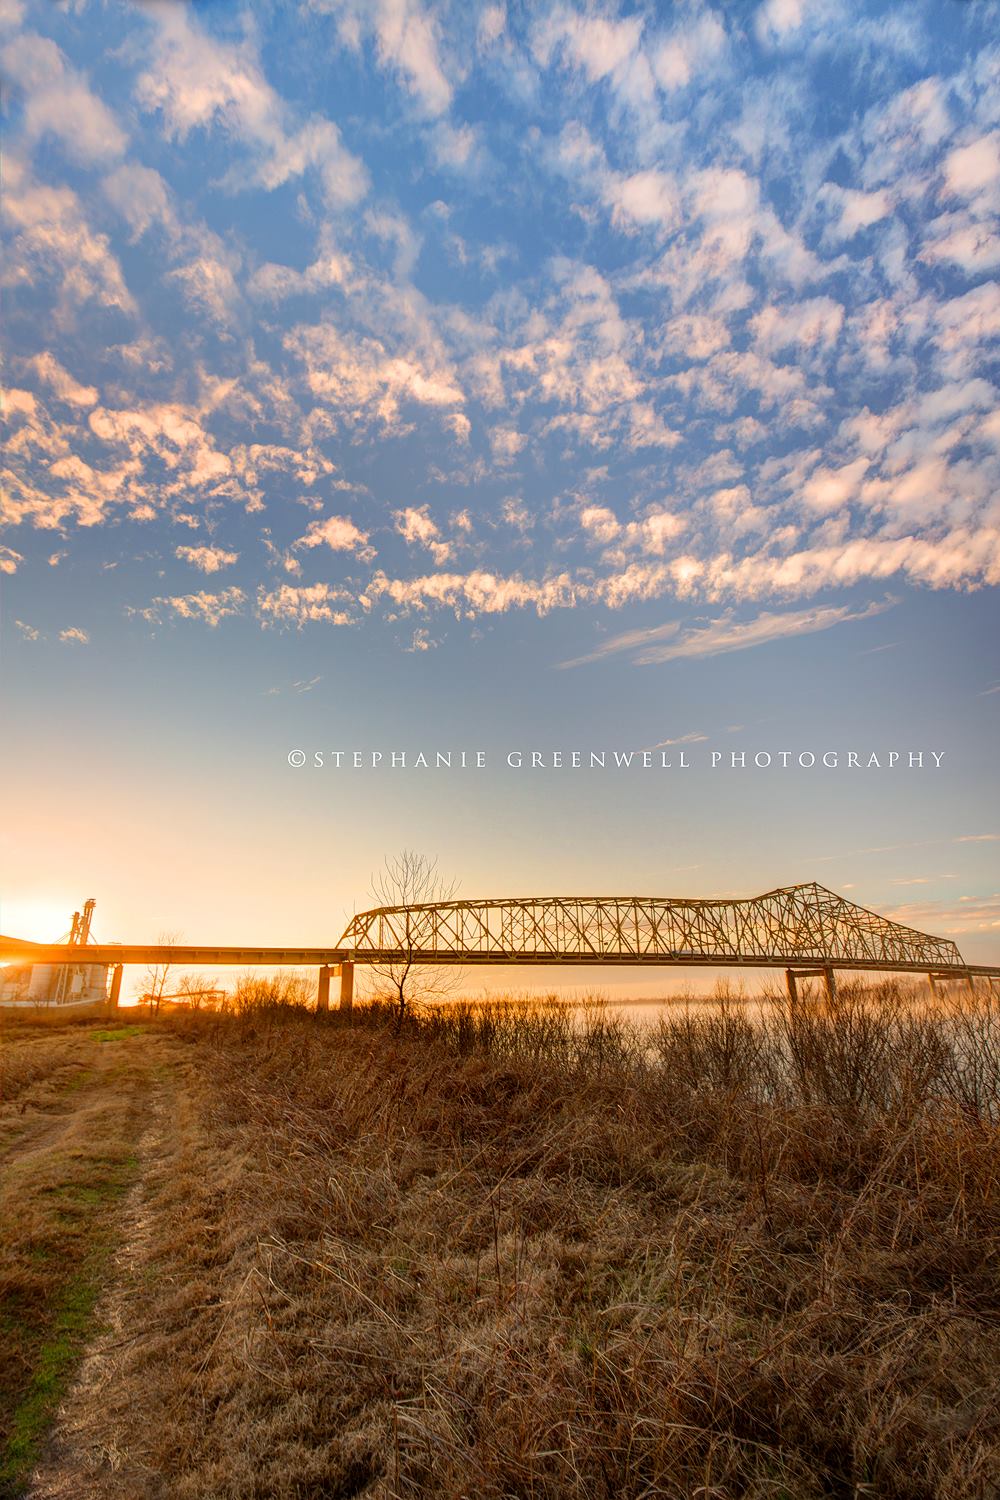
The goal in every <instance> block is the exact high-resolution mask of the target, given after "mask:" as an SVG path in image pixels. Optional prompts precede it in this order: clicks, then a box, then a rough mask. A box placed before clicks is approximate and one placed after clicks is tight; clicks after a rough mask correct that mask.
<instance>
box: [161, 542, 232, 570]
mask: <svg viewBox="0 0 1000 1500" xmlns="http://www.w3.org/2000/svg"><path fill="white" fill-rule="evenodd" d="M175 556H177V557H179V558H180V559H181V561H182V562H189V563H190V564H191V565H192V567H195V568H197V569H198V570H199V571H200V572H202V573H218V571H219V569H220V568H229V567H231V566H232V565H233V563H234V562H236V561H237V559H238V558H239V553H238V552H226V551H225V549H224V548H222V547H178V548H176V549H175Z"/></svg>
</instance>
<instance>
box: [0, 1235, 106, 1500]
mask: <svg viewBox="0 0 1000 1500" xmlns="http://www.w3.org/2000/svg"><path fill="white" fill-rule="evenodd" d="M106 1259H107V1251H106V1250H105V1251H104V1252H103V1253H102V1254H100V1255H99V1256H97V1257H95V1258H94V1260H95V1263H93V1264H91V1265H90V1266H88V1267H86V1268H85V1269H84V1270H83V1271H81V1272H80V1273H79V1274H78V1275H77V1276H74V1277H73V1278H72V1279H71V1280H70V1281H68V1282H66V1283H65V1284H64V1286H63V1288H62V1293H61V1296H60V1298H59V1301H58V1303H57V1305H56V1308H55V1314H54V1317H53V1320H52V1326H51V1331H50V1333H49V1336H48V1338H47V1339H46V1340H45V1342H44V1343H43V1344H42V1345H41V1346H40V1347H39V1349H38V1352H37V1355H36V1358H35V1367H34V1371H33V1373H32V1377H31V1381H30V1383H29V1385H28V1389H27V1391H26V1392H25V1395H24V1397H23V1398H22V1400H21V1401H20V1403H19V1404H18V1406H17V1407H16V1408H15V1409H14V1412H13V1416H12V1419H11V1423H10V1433H9V1436H8V1439H7V1443H6V1446H5V1450H4V1453H3V1456H2V1458H0V1500H14V1497H17V1496H20V1495H23V1494H24V1492H25V1487H26V1485H27V1482H28V1479H29V1478H30V1475H31V1471H32V1470H33V1469H34V1467H35V1465H36V1464H37V1462H38V1459H39V1457H40V1455H41V1450H42V1444H43V1442H44V1440H45V1435H46V1433H47V1432H48V1430H49V1426H50V1425H51V1422H52V1418H53V1416H54V1415H55V1412H56V1408H57V1407H58V1405H59V1402H60V1401H61V1400H62V1397H63V1394H64V1392H65V1391H66V1388H67V1386H68V1385H69V1381H70V1377H71V1375H72V1373H73V1371H74V1369H75V1368H76V1365H77V1362H78V1360H79V1358H80V1356H81V1354H82V1353H83V1350H84V1348H85V1347H86V1344H87V1342H88V1340H89V1338H90V1336H91V1333H92V1331H93V1328H92V1325H93V1314H94V1307H95V1305H96V1302H97V1298H98V1295H99V1293H100V1285H101V1283H100V1276H99V1271H100V1269H101V1266H102V1265H103V1264H104V1262H105V1261H106Z"/></svg>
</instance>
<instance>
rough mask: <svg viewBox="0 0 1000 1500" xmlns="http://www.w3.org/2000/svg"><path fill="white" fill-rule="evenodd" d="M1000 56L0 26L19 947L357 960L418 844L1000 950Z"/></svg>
mask: <svg viewBox="0 0 1000 1500" xmlns="http://www.w3.org/2000/svg"><path fill="white" fill-rule="evenodd" d="M997 20H998V7H997V6H996V5H990V4H984V3H981V0H972V3H962V0H938V3H934V4H918V3H906V4H901V5H869V6H865V5H857V4H847V3H839V0H824V3H819V0H764V3H761V4H758V5H755V4H749V3H748V4H742V3H741V4H731V5H726V6H719V7H717V8H712V7H710V6H699V5H690V6H687V5H677V6H669V7H668V6H654V5H647V6H634V5H622V6H618V7H615V6H613V5H569V4H542V3H539V4H533V5H530V6H528V5H507V6H504V5H503V4H488V5H474V4H463V5H458V4H451V5H449V4H444V3H442V4H437V5H434V4H431V3H430V0H423V3H422V0H369V3H364V4H361V3H353V0H322V3H319V0H304V3H302V4H299V5H291V4H288V5H267V4H259V5H254V6H252V7H240V6H238V5H231V4H227V3H219V4H201V5H182V4H176V3H150V4H144V5H142V6H138V5H134V6H124V5H117V4H93V3H71V4H66V5H58V6H57V5H50V4H46V5H41V4H36V5H22V4H20V3H18V0H2V3H0V67H2V69H3V73H4V76H5V78H6V80H7V85H8V86H7V101H8V104H7V109H8V119H7V128H6V158H5V207H6V213H5V221H6V223H5V228H6V233H7V237H8V244H7V249H6V256H5V270H4V273H3V274H4V280H5V283H6V286H5V296H4V300H5V313H6V316H5V323H6V356H7V387H8V392H7V417H8V435H7V446H6V454H5V470H6V472H5V477H4V491H3V502H2V503H3V517H4V523H5V524H4V532H3V538H2V541H0V569H2V570H3V583H4V595H3V644H4V679H5V694H4V696H5V699H6V700H7V702H8V704H9V706H10V709H11V710H12V712H11V714H10V721H11V724H12V727H11V728H9V729H8V730H7V731H6V732H5V739H6V745H5V753H6V757H7V759H8V770H7V772H6V774H5V780H6V784H7V786H8V787H9V788H11V789H13V790H14V791H15V794H16V795H15V799H14V800H15V801H16V803H17V805H16V806H15V807H14V808H13V810H12V812H11V814H10V816H9V817H7V818H5V828H4V833H3V838H4V841H5V845H6V848H5V852H4V864H5V873H4V892H3V895H4V908H5V910H4V916H3V925H4V926H5V927H7V928H10V927H11V926H13V925H15V923H16V922H18V921H20V923H21V926H22V928H24V927H25V925H26V924H27V925H30V923H31V921H32V920H34V921H35V924H36V926H37V925H38V923H42V925H44V921H43V916H42V915H40V913H43V909H44V918H45V920H47V919H48V912H49V908H50V906H51V905H52V904H53V903H54V904H55V905H57V906H59V907H60V909H61V906H62V905H65V904H67V903H68V904H69V905H70V906H72V905H74V904H78V902H79V900H81V899H82V897H83V895H85V894H94V895H96V896H97V897H98V900H99V903H100V908H99V909H100V910H101V911H102V912H104V911H106V912H107V914H108V915H107V921H110V922H111V923H112V924H113V926H114V927H116V928H117V929H118V931H117V934H116V935H118V936H140V935H142V934H144V933H151V932H153V931H154V929H159V928H170V929H178V928H179V929H181V930H183V931H184V933H185V936H187V937H188V938H189V939H190V940H191V941H194V940H196V939H198V938H200V937H204V938H205V939H206V940H211V941H222V940H223V939H226V938H233V939H236V940H238V939H240V938H242V937H245V936H247V935H248V928H249V927H252V929H253V931H254V933H255V934H259V935H260V940H264V937H265V936H266V937H268V938H274V940H276V941H283V940H295V941H307V940H316V941H322V940H324V939H326V938H332V937H334V936H336V935H337V934H336V933H334V932H332V930H331V929H332V928H334V927H336V928H337V930H338V932H339V927H340V925H341V919H342V917H343V915H344V913H345V911H346V910H349V909H350V908H351V907H352V906H353V905H354V904H355V903H357V904H359V905H363V904H364V894H365V888H366V886H367V883H368V877H369V873H370V871H371V870H372V869H373V868H375V867H376V866H377V865H378V864H379V863H380V861H381V859H382V857H383V855H384V854H386V853H393V852H395V851H396V850H398V849H399V848H401V847H403V846H404V845H416V846H417V847H419V848H421V849H425V850H427V852H429V853H436V854H438V855H439V857H440V859H441V863H442V866H444V867H445V868H446V870H447V873H448V874H449V875H453V876H455V877H456V878H457V879H458V880H459V882H460V885H461V889H462V891H463V893H464V894H466V895H475V894H477V893H493V892H501V891H502V892H516V891H517V890H518V889H519V888H526V887H530V888H531V889H532V890H534V891H561V890H574V889H582V888H584V887H586V888H587V889H588V890H591V891H599V890H602V889H603V890H612V889H619V888H621V889H624V890H644V891H649V892H652V893H660V892H662V893H664V894H669V893H671V892H673V893H676V894H697V895H711V894H716V893H718V894H723V893H725V894H733V893H744V894H747V893H752V892H754V891H755V890H758V889H763V888H766V887H769V886H773V885H775V884H781V883H789V882H791V881H793V880H799V879H811V878H816V879H821V880H823V881H824V883H827V884H830V885H832V886H834V887H835V888H836V889H842V890H844V891H845V893H847V894H852V895H853V896H854V898H855V899H860V900H863V901H865V902H866V903H868V904H872V905H876V906H878V907H879V908H880V909H882V910H885V911H893V912H896V913H897V914H899V915H901V916H902V917H903V918H904V919H907V920H910V921H912V922H913V923H914V924H915V925H918V926H925V927H927V928H929V929H930V930H937V931H941V932H947V933H949V934H950V935H954V936H956V938H958V940H959V941H960V943H961V945H962V946H963V948H964V949H965V950H966V951H968V953H969V954H970V955H974V956H977V957H981V958H984V959H987V958H993V959H994V960H1000V895H998V886H1000V882H998V872H997V861H996V854H997V849H998V848H1000V825H998V822H997V816H996V801H997V797H996V770H995V745H996V719H997V709H998V707H1000V664H998V660H997V651H996V645H995V641H996V637H997V624H998V613H1000V612H998V609H997V585H998V583H1000V501H998V498H997V497H998V479H1000V460H998V454H1000V409H998V402H997V389H996V385H995V383H994V382H995V379H996V336H997V332H998V329H1000V288H998V285H997V280H996V271H997V267H998V264H1000V249H998V244H1000V242H998V239H997V236H996V215H997V210H998V207H1000V83H998V82H997V79H998V78H1000V66H998V64H1000V52H998V48H997V46H996V44H995V41H994V38H995V36H996V34H997ZM667 740H676V741H685V742H686V744H687V746H688V747H689V754H690V755H691V756H692V758H693V759H694V761H695V764H694V765H693V767H692V770H691V772H690V773H685V774H686V775H687V778H688V779H687V780H686V781H684V782H680V781H679V780H678V778H676V777H675V778H674V779H673V780H669V779H665V778H664V777H663V776H661V777H660V778H659V779H658V780H655V782H651V781H650V778H648V777H647V780H646V781H643V779H642V777H641V776H638V775H633V774H631V773H627V774H626V773H622V774H617V773H615V774H611V775H609V776H606V777H605V778H604V779H603V780H602V779H599V778H597V777H591V778H590V779H585V778H584V779H581V778H577V779H574V777H573V776H572V775H570V774H567V773H563V772H539V773H533V774H532V775H520V776H514V775H511V774H509V773H507V772H506V770H505V768H504V767H503V765H502V758H503V755H504V754H505V752H506V750H507V749H510V748H522V749H531V748H535V747H540V748H544V749H552V748H563V749H572V748H575V747H583V748H590V747H592V746H597V747H607V748H616V747H624V748H635V749H640V748H645V747H646V746H648V745H652V744H660V743H662V742H664V741H667ZM440 745H445V746H449V747H455V748H470V749H475V748H482V747H485V748H488V750H489V752H490V759H491V764H490V767H489V768H488V770H487V772H485V773H483V774H482V775H481V776H479V777H478V779H476V778H474V777H467V778H465V779H463V778H462V777H459V776H455V775H452V776H451V777H438V778H437V780H431V779H427V780H424V781H421V780H420V779H419V778H418V777H417V776H416V773H414V774H411V773H409V772H407V773H405V775H402V776H400V777H398V778H396V779H395V780H393V779H392V778H391V777H390V776H389V775H388V774H383V773H382V772H378V773H374V772H373V773H367V774H365V775H359V776H357V777H355V779H354V780H349V779H348V778H347V777H346V776H340V777H339V778H338V777H337V776H333V775H329V774H326V773H323V774H318V775H314V774H312V773H311V772H308V771H307V772H302V773H295V772H293V771H291V770H290V768H289V767H288V766H287V764H286V762H285V756H286V754H287V751H288V750H289V749H290V748H292V747H297V746H305V747H306V748H307V749H309V750H312V749H313V748H314V747H325V748H327V749H332V748H354V747H356V746H357V747H382V748H393V747H397V746H398V747H402V748H412V749H413V750H414V751H415V750H417V749H420V748H426V747H430V748H434V747H437V746H440ZM733 748H739V749H743V750H746V751H750V752H752V751H756V750H758V749H762V750H770V751H772V752H773V751H778V750H781V749H784V748H787V749H792V750H795V751H796V752H797V751H798V750H800V749H805V750H813V751H822V750H825V749H828V748H831V749H835V750H839V751H842V752H843V753H845V754H846V752H847V751H848V750H851V749H858V750H863V751H867V750H877V751H880V752H883V751H884V752H888V751H889V750H891V749H900V750H908V749H910V748H918V749H923V750H924V751H925V752H926V751H928V750H930V749H943V750H945V751H946V760H945V762H944V765H943V767H942V769H941V771H940V772H933V773H931V772H928V771H924V772H920V773H912V774H911V773H905V774H904V773H903V772H900V771H894V772H892V773H888V772H886V773H884V774H883V773H872V774H868V773H864V774H859V773H858V774H856V773H853V772H852V773H848V772H846V771H843V770H838V771H836V772H829V773H817V772H815V771H813V772H806V771H803V772H798V771H795V770H790V771H788V772H784V773H771V772H768V773H763V772H758V771H750V772H748V773H746V774H744V775H740V774H737V773H730V774H729V775H728V776H722V775H720V774H718V773H717V772H716V773H711V772H710V770H709V768H708V767H707V766H706V765H705V764H703V762H704V761H705V760H706V758H707V756H708V755H709V754H710V752H711V751H712V750H713V749H718V750H722V751H723V752H725V754H726V755H728V754H729V752H730V750H731V749H733ZM84 885H85V886H87V890H86V891H84V890H83V889H82V887H83V886H84ZM91 886H93V887H94V889H93V891H91V889H90V888H91ZM32 912H34V913H35V916H34V918H32ZM262 924H263V927H262ZM99 925H100V924H99ZM105 925H106V923H105ZM263 928H266V929H267V930H266V932H265V931H264V930H263ZM220 929H224V931H220ZM37 935H39V936H44V935H46V933H44V932H41V931H40V932H38V934H37Z"/></svg>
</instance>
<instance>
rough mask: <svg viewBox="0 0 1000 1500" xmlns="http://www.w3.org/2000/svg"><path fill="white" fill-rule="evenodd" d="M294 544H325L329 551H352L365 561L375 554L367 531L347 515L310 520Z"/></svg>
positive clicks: (301, 545) (311, 545) (308, 545)
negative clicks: (302, 534) (356, 524)
mask: <svg viewBox="0 0 1000 1500" xmlns="http://www.w3.org/2000/svg"><path fill="white" fill-rule="evenodd" d="M295 546H296V547H322V546H326V547H329V548H330V550H331V552H354V553H356V554H357V556H358V557H361V558H363V559H365V560H366V561H370V560H371V559H372V558H374V556H375V548H374V547H371V546H369V543H368V532H367V531H361V530H359V528H358V527H357V526H355V524H354V522H353V521H352V520H351V519H350V517H349V516H327V517H326V519H325V520H322V521H312V522H310V524H309V526H308V528H307V530H306V533H305V535H304V536H301V537H299V539H298V541H297V542H296V543H295Z"/></svg>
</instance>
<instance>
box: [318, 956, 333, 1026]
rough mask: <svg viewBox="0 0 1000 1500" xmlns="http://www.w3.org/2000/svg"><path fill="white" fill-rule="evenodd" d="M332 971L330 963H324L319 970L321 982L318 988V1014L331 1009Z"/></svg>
mask: <svg viewBox="0 0 1000 1500" xmlns="http://www.w3.org/2000/svg"><path fill="white" fill-rule="evenodd" d="M332 973H333V969H332V968H331V967H330V965H329V964H324V965H323V967H322V968H321V969H320V971H319V984H318V985H317V988H316V1011H317V1014H319V1013H320V1012H322V1011H327V1010H329V1009H330V975H331V974H332Z"/></svg>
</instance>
